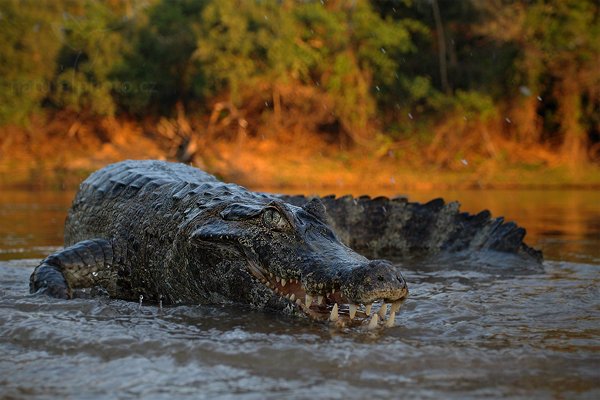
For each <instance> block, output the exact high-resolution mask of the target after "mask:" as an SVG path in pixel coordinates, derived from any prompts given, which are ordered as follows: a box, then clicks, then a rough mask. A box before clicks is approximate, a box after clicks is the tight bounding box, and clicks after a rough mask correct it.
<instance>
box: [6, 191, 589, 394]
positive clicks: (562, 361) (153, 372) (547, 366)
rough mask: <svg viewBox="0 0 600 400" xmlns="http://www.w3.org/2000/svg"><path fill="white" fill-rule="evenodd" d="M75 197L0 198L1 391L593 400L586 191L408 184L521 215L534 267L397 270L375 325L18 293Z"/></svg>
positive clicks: (53, 243)
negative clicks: (398, 277) (382, 326)
mask: <svg viewBox="0 0 600 400" xmlns="http://www.w3.org/2000/svg"><path fill="white" fill-rule="evenodd" d="M378 194H379V193H378ZM387 194H391V193H387ZM72 196H73V193H72V192H50V191H14V190H11V191H8V190H4V191H1V192H0V398H84V399H87V398H90V399H102V398H106V399H113V398H123V399H128V398H132V399H138V398H144V399H162V398H164V399H174V398H175V399H178V398H182V399H186V398H189V399H203V398H206V399H217V398H240V399H263V398H267V399H268V398H273V399H274V398H277V399H279V398H286V399H311V398H319V399H320V398H326V399H347V398H352V399H366V398H382V399H387V398H417V399H419V398H424V399H428V398H431V399H440V398H456V399H465V398H498V397H508V398H523V399H531V398H589V399H598V398H600V193H599V192H598V191H596V192H594V191H462V192H437V193H426V192H418V193H411V194H410V195H409V197H410V198H411V199H412V200H419V201H423V200H427V199H430V198H433V197H437V196H443V197H445V198H447V199H459V200H460V201H461V203H462V204H463V209H465V210H468V211H472V212H476V211H479V210H480V209H483V208H488V209H490V210H491V211H492V213H493V214H494V215H495V216H499V215H504V216H506V217H507V218H508V219H511V220H515V221H518V222H519V224H520V225H522V226H524V227H526V228H527V229H528V232H529V233H528V239H527V242H528V243H529V244H530V245H533V246H535V247H537V248H540V249H542V250H543V251H544V253H545V257H546V261H545V262H544V272H543V273H537V274H533V275H532V274H528V275H514V274H509V273H503V272H502V270H501V269H500V270H498V271H497V272H494V273H490V272H489V271H478V270H477V269H476V268H474V269H473V270H466V271H465V270H464V269H460V270H454V269H453V268H452V265H440V266H439V269H437V270H431V269H428V270H427V271H419V270H412V269H410V267H405V269H404V276H405V278H406V280H407V282H408V285H409V289H410V297H409V299H408V300H407V301H406V302H405V304H404V306H403V308H402V310H401V311H400V313H399V315H398V316H397V318H396V324H395V326H394V327H392V328H389V329H386V330H383V331H378V332H375V333H367V332H364V331H362V330H358V329H357V330H351V331H339V330H336V329H332V328H329V327H328V326H327V325H324V324H317V323H310V322H307V321H304V320H299V319H293V318H290V317H285V316H282V315H276V314H270V313H266V312H258V311H254V310H250V309H248V308H245V307H244V306H241V305H235V304H229V305H215V306H182V307H170V308H164V309H159V308H157V307H156V306H152V305H142V306H141V307H140V305H139V304H137V303H130V302H124V301H119V300H108V299H104V298H98V299H91V300H84V299H77V300H71V301H62V300H55V299H50V298H45V297H32V296H29V295H28V278H29V275H30V273H31V271H32V269H33V267H34V266H35V265H36V263H38V262H39V260H40V259H41V258H43V257H44V256H45V255H46V254H47V253H49V252H51V251H54V250H56V249H59V248H60V246H61V243H62V230H63V221H64V217H65V214H66V210H67V208H68V206H69V203H70V201H71V198H72Z"/></svg>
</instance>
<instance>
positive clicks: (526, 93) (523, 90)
mask: <svg viewBox="0 0 600 400" xmlns="http://www.w3.org/2000/svg"><path fill="white" fill-rule="evenodd" d="M519 92H521V94H522V95H523V96H531V90H529V88H528V87H527V86H519Z"/></svg>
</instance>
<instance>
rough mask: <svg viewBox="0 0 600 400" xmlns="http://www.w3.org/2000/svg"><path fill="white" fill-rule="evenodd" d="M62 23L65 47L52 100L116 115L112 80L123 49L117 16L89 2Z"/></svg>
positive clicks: (61, 105)
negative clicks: (111, 77)
mask: <svg viewBox="0 0 600 400" xmlns="http://www.w3.org/2000/svg"><path fill="white" fill-rule="evenodd" d="M77 11H79V10H77ZM63 21H64V22H63V27H62V29H63V32H64V39H63V47H62V49H61V51H60V53H59V56H58V57H57V63H58V65H57V69H58V73H57V76H56V77H55V80H54V90H53V92H52V96H51V99H52V100H53V102H54V104H55V105H56V106H57V107H59V108H64V109H71V110H73V111H77V112H81V111H84V112H89V113H92V114H96V115H113V114H114V113H115V109H116V107H115V102H114V99H113V97H112V89H113V82H112V81H111V80H110V79H109V77H110V74H111V72H112V70H113V66H114V65H115V64H116V63H118V62H119V61H120V59H121V57H122V56H121V55H122V52H123V49H124V38H123V36H122V35H121V33H120V32H119V28H120V26H119V20H118V17H117V16H116V15H115V14H114V13H113V12H112V10H110V8H109V7H107V6H106V5H104V4H103V3H100V2H96V1H92V0H90V1H86V2H85V3H83V9H82V10H81V11H80V13H73V14H70V13H65V14H64V15H63Z"/></svg>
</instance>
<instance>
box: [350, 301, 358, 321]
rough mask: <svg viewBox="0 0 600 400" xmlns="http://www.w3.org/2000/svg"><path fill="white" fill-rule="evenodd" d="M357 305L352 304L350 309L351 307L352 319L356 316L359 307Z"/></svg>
mask: <svg viewBox="0 0 600 400" xmlns="http://www.w3.org/2000/svg"><path fill="white" fill-rule="evenodd" d="M357 308H358V307H357V305H356V304H350V306H349V309H350V319H354V316H355V315H356V309H357Z"/></svg>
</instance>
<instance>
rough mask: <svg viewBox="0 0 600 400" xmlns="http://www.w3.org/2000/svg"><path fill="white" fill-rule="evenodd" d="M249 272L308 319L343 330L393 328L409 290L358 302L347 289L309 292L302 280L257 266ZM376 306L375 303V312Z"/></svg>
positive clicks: (400, 290) (250, 267)
mask: <svg viewBox="0 0 600 400" xmlns="http://www.w3.org/2000/svg"><path fill="white" fill-rule="evenodd" d="M249 270H250V272H251V273H252V275H254V277H256V278H257V279H258V280H259V281H260V282H261V283H262V284H263V285H265V286H266V287H268V288H269V289H271V290H272V291H273V292H274V293H275V294H277V295H278V296H281V297H282V298H285V299H287V300H288V301H290V302H292V303H294V304H295V305H296V307H297V308H298V309H300V310H301V311H302V312H303V313H304V314H305V315H307V316H308V317H309V318H311V319H314V320H319V321H330V322H331V323H334V324H335V325H337V326H342V327H343V326H346V325H365V326H366V327H367V329H369V330H372V329H375V328H377V327H380V326H385V327H392V326H394V321H395V316H396V313H397V312H398V310H399V309H400V306H401V305H402V303H403V302H404V300H405V299H406V297H407V296H408V289H407V287H406V285H405V284H404V285H403V286H402V287H401V288H400V289H399V290H396V291H395V292H394V296H393V297H392V298H390V297H389V294H390V293H389V292H386V296H385V297H379V298H376V297H374V296H369V300H371V301H369V302H364V303H362V302H360V303H359V302H355V301H352V300H350V299H349V298H348V297H347V296H346V295H344V293H345V292H346V290H344V288H342V289H341V290H340V288H339V287H338V288H336V287H335V286H334V288H330V289H325V288H323V289H322V290H317V291H313V292H309V291H307V289H306V287H305V286H304V285H303V283H302V281H301V280H300V279H297V278H282V277H280V276H277V275H275V274H273V273H272V272H267V271H266V270H265V269H264V268H262V267H260V266H258V265H256V264H254V263H250V264H249ZM323 286H324V285H323ZM373 304H376V306H375V309H373ZM388 311H389V312H388Z"/></svg>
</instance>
